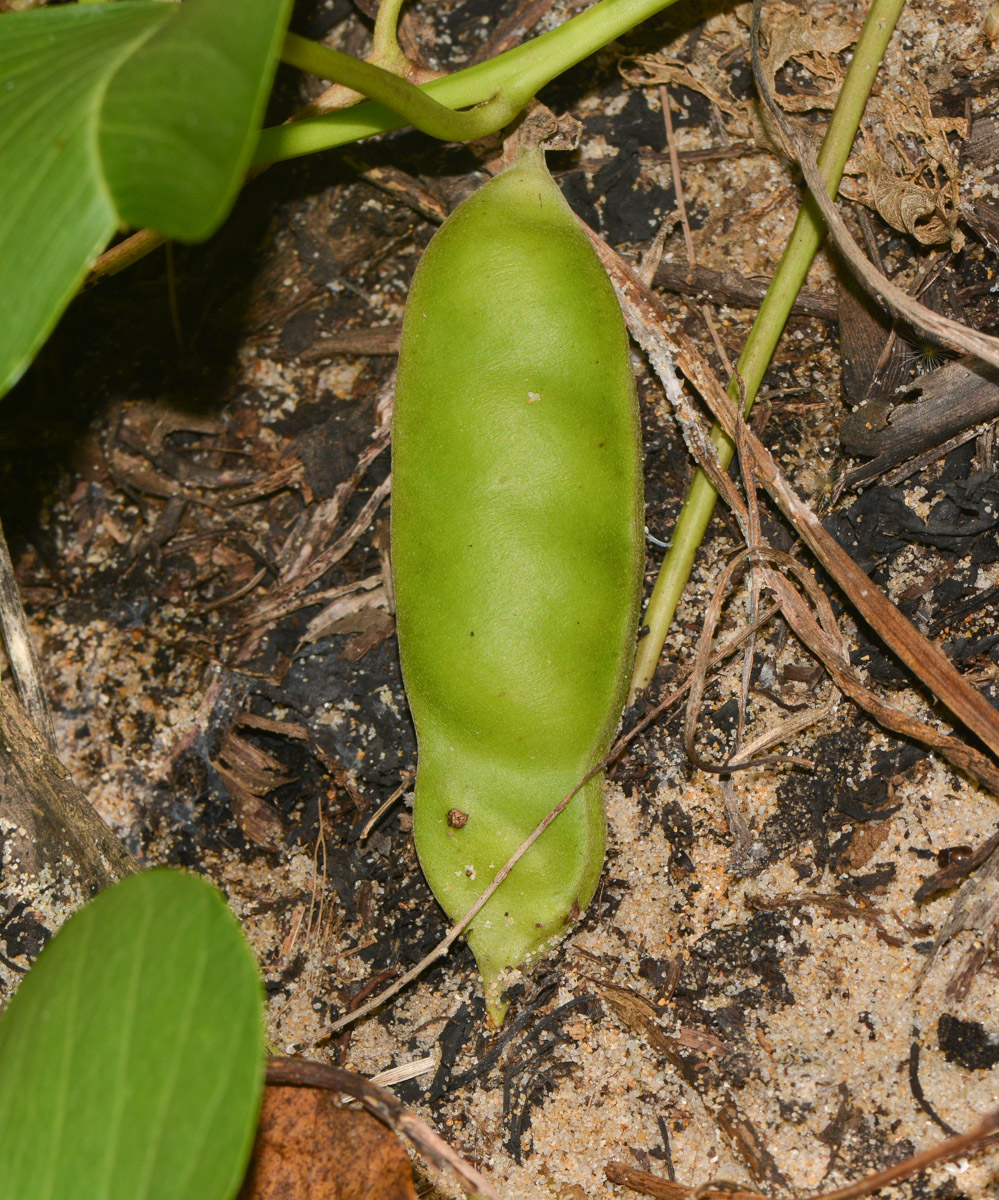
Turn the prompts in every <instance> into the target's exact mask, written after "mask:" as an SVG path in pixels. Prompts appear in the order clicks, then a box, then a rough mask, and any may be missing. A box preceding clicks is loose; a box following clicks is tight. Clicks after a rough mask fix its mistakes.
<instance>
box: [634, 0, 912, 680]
mask: <svg viewBox="0 0 999 1200" xmlns="http://www.w3.org/2000/svg"><path fill="white" fill-rule="evenodd" d="M904 4H905V0H872V3H871V7H870V10H869V12H868V14H867V20H866V21H865V22H864V27H863V29H862V30H861V32H860V37H859V38H858V39H857V46H856V50H855V51H854V55H853V60H852V62H851V63H850V67H849V70H848V71H847V75H846V79H845V80H844V81H843V87H842V90H841V91H840V94H839V99H838V100H837V101H836V107H835V109H834V110H833V114H832V118H831V120H830V122H829V128H828V130H827V131H826V136H825V139H824V140H823V142H822V149H821V150H820V151H819V157H818V164H819V169H820V171H821V172H822V177H823V179H825V180H826V183H827V186H828V189H829V194H830V196H835V195H836V192H837V191H838V190H839V182H840V179H841V178H842V176H843V168H844V166H845V165H846V160H847V158H848V157H849V155H850V149H851V147H852V146H853V139H854V138H855V137H856V134H857V128H858V126H859V125H860V118H861V117H862V116H863V113H864V108H865V107H866V105H867V100H868V97H869V96H870V92H871V88H872V87H873V85H874V79H875V76H876V74H877V70H878V66H879V64H880V62H881V59H882V57H883V55H884V52H885V48H886V46H887V45H888V41H889V39H890V38H891V35H892V31H893V30H894V28H895V23H896V21H897V20H898V17H899V14H900V13H901V11H902V7H903V5H904ZM824 236H825V222H824V221H823V219H822V216H821V214H820V212H819V210H818V208H817V207H816V205H815V203H814V201H813V200H812V199H811V198H810V197H806V199H805V200H804V201H803V203H802V206H801V208H800V209H799V211H798V218H797V220H796V221H795V224H794V229H793V231H792V233H791V238H790V240H789V241H788V243H787V246H786V247H785V250H784V253H783V255H782V256H781V260H780V263H779V264H778V267H777V271H776V273H775V274H774V277H773V281H772V282H771V284H770V287H769V289H768V291H767V294H766V296H765V297H764V298H763V303H762V304H761V305H760V310H759V312H758V313H757V315H756V320H755V321H754V322H753V328H752V329H751V330H750V332H749V337H748V338H747V339H746V346H745V349H744V350H743V352H742V355H741V356H740V358H739V362H738V364H737V366H736V371H737V378H735V379H733V380H732V382H731V383H730V384H729V387H728V394H729V396H731V398H732V399H733V400H734V401H738V400H739V397H740V387H739V380H740V379H741V380H742V385H743V387H744V388H745V397H746V403H745V412H746V413H747V414H748V413H749V410H750V409H751V408H752V405H753V401H754V400H755V399H756V394H757V392H758V391H759V387H760V384H761V383H762V381H763V376H764V375H765V374H766V371H767V368H768V367H769V365H770V360H771V358H772V357H773V353H774V350H775V349H776V347H777V343H778V341H779V340H780V336H781V334H782V333H783V331H784V326H785V324H786V323H787V318H788V317H789V316H790V313H791V306H792V305H793V304H794V301H795V298H796V297H797V295H798V292H799V291H800V290H801V286H802V284H803V283H804V282H805V276H806V275H807V274H808V269H809V267H810V266H811V264H812V260H813V259H814V257H815V254H816V252H817V251H818V248H819V246H820V245H821V243H822V239H823V237H824ZM711 440H712V442H713V443H714V445H715V446H716V448H717V450H718V461H719V462H720V463H721V466H722V469H723V470H725V469H727V468H728V465H729V463H730V462H731V461H732V456H733V454H734V453H735V446H734V445H733V443H732V441H731V439H730V438H729V437H727V436H726V434H725V433H723V432H722V430H721V429H720V428H719V426H718V425H717V424H716V425H714V426H713V427H712V430H711ZM717 499H718V493H717V492H716V491H715V489H714V487H713V486H712V484H711V483H710V481H709V480H708V477H707V476H706V475H705V474H704V472H703V471H701V470H700V468H698V470H697V472H696V473H695V475H694V479H693V482H692V483H691V485H690V490H689V491H688V492H687V497H686V500H685V501H684V505H683V509H682V510H681V512H680V516H679V518H678V519H677V523H676V526H675V528H674V530H673V539H672V542H671V543H670V549H669V551H668V552H667V554H666V557H665V559H664V560H663V564H662V566H661V567H660V570H659V576H658V578H657V579H656V583H655V587H654V588H653V590H652V595H651V597H650V598H649V603H648V606H647V608H646V610H645V616H644V618H643V621H642V624H643V625H647V626H648V629H649V632H648V633H647V634H646V636H645V637H644V638H642V640H641V641H640V642H639V643H638V653H637V657H636V659H635V672H634V675H633V677H632V683H631V690H632V695H634V694H635V693H636V692H638V691H640V690H641V689H642V688H644V687H648V685H649V684H650V683H651V682H652V675H653V673H654V671H655V669H656V665H657V664H658V662H659V656H660V654H662V649H663V645H664V644H665V642H666V634H667V633H668V632H669V627H670V624H671V623H672V620H673V616H674V614H675V612H676V607H677V605H678V604H679V602H680V596H681V595H682V594H683V589H684V588H685V587H686V585H687V580H688V579H689V577H690V571H691V568H692V567H693V564H694V557H695V555H696V554H697V548H698V547H699V546H700V544H701V542H702V541H703V539H704V534H705V532H706V530H707V527H708V522H709V521H710V520H711V514H712V513H713V512H714V507H715V501H716V500H717Z"/></svg>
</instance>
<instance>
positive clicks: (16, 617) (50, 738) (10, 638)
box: [0, 525, 55, 752]
mask: <svg viewBox="0 0 999 1200" xmlns="http://www.w3.org/2000/svg"><path fill="white" fill-rule="evenodd" d="M0 636H2V637H3V642H4V645H5V646H6V648H7V661H8V662H9V663H10V670H11V674H12V675H13V676H14V682H15V683H16V684H17V692H18V695H19V696H20V697H21V703H22V704H23V705H24V708H25V711H26V712H27V714H28V716H29V717H30V719H31V721H32V723H33V724H34V726H35V728H36V729H37V730H38V732H39V733H40V734H41V735H42V737H43V738H44V739H45V744H46V746H47V747H48V749H49V750H51V751H53V752H54V751H55V730H54V728H53V726H52V713H51V711H50V709H49V702H48V699H47V698H46V696H45V688H44V686H43V684H42V671H41V667H40V665H39V662H38V656H37V655H36V654H35V647H34V644H33V643H32V641H31V631H30V630H29V629H28V618H27V617H26V616H25V613H24V605H23V603H22V601H21V592H20V589H19V588H18V586H17V577H16V576H15V574H14V564H13V562H12V561H11V557H10V551H9V550H8V549H7V539H6V538H5V537H4V533H3V526H2V525H0Z"/></svg>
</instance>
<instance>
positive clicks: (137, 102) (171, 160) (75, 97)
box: [0, 0, 291, 395]
mask: <svg viewBox="0 0 999 1200" xmlns="http://www.w3.org/2000/svg"><path fill="white" fill-rule="evenodd" d="M290 4H291V0H238V3H237V4H235V6H234V3H233V0H186V2H185V3H184V4H182V5H178V4H173V3H160V2H156V0H152V2H150V0H129V2H128V3H112V4H102V3H98V4H75V5H64V6H58V7H53V8H45V9H39V10H33V11H29V12H20V13H11V14H8V15H0V180H2V181H3V183H2V186H0V395H2V394H3V393H4V392H5V391H7V389H8V388H10V387H11V386H12V385H13V384H14V383H15V382H16V381H17V379H18V378H19V377H20V375H21V374H22V372H23V371H24V369H25V368H26V367H27V365H28V363H29V362H30V361H31V359H32V357H33V356H34V355H35V353H37V351H38V349H39V347H40V346H41V344H42V342H43V341H44V340H45V338H46V337H47V336H48V334H49V333H50V332H51V330H52V328H53V326H54V325H55V323H56V321H57V320H58V318H59V316H60V314H61V313H62V311H63V309H64V308H65V307H66V305H67V304H68V303H69V301H70V299H71V298H72V296H73V295H74V293H75V292H76V290H77V288H78V287H79V285H80V283H81V281H82V279H83V277H84V275H85V273H86V270H87V268H88V266H89V265H90V263H91V262H92V261H93V259H94V258H95V257H96V255H97V254H99V253H100V251H101V250H102V249H103V248H104V246H105V245H106V244H107V242H108V240H109V238H110V237H111V235H112V233H113V232H114V230H115V229H116V228H117V227H119V226H124V225H129V224H132V225H151V226H153V227H154V228H156V229H158V230H159V231H160V232H161V233H164V234H167V235H168V236H170V237H177V238H182V239H185V240H189V241H197V240H199V239H201V238H205V237H208V236H209V234H211V233H212V232H213V231H214V230H215V229H216V228H217V227H218V225H219V224H220V223H221V222H222V220H223V219H224V218H225V216H226V214H227V212H228V211H229V208H230V207H231V206H232V203H233V200H234V198H235V195H236V192H237V190H238V188H239V184H240V181H241V179H242V177H243V174H244V172H245V170H246V167H247V164H248V162H249V159H250V155H251V153H252V151H253V146H254V143H255V140H256V135H257V130H258V128H259V124H260V119H261V113H262V110H263V106H264V103H265V101H266V98H267V94H268V91H269V90H270V85H271V80H272V76H273V69H274V64H275V62H276V56H277V53H278V50H279V48H280V43H281V38H282V35H283V33H284V28H285V25H286V23H287V19H288V13H289V10H290ZM234 7H235V11H234Z"/></svg>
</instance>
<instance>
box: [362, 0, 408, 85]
mask: <svg viewBox="0 0 999 1200" xmlns="http://www.w3.org/2000/svg"><path fill="white" fill-rule="evenodd" d="M405 3H406V0H381V3H380V4H379V5H378V15H377V16H376V17H375V32H374V38H373V40H372V44H371V55H370V58H371V61H372V62H375V63H378V65H379V66H380V67H384V68H385V69H386V70H387V71H392V72H393V73H394V74H396V75H404V74H405V73H406V69H407V68H408V67H409V65H410V64H409V60H408V59H407V58H406V56H405V54H403V52H402V47H401V46H400V45H399V33H398V30H399V13H400V12H402V6H403V5H404V4H405Z"/></svg>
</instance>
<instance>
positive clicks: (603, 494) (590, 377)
mask: <svg viewBox="0 0 999 1200" xmlns="http://www.w3.org/2000/svg"><path fill="white" fill-rule="evenodd" d="M393 422H394V423H393V435H392V436H393V451H392V453H393V495H392V566H393V576H394V583H395V596H396V609H397V623H398V632H399V650H400V655H401V659H402V669H403V677H404V679H405V683H406V689H407V692H408V696H409V704H410V708H411V710H412V714H413V720H414V723H415V725H416V733H417V740H418V745H419V763H418V768H417V777H416V799H415V808H414V829H415V838H416V849H417V853H418V855H419V858H420V863H421V865H422V867H423V870H424V872H425V873H426V876H427V879H428V880H429V882H430V886H431V887H432V888H433V891H434V894H435V895H436V896H437V898H438V900H439V901H440V903H441V904H442V905H443V907H444V908H445V910H446V911H447V913H448V915H449V916H450V917H451V918H452V919H458V918H460V917H461V916H463V915H464V914H465V913H466V912H467V911H468V909H469V908H470V907H471V905H472V904H473V902H474V901H475V900H476V898H477V897H478V896H479V894H480V893H481V892H482V891H483V889H485V888H486V886H487V885H488V884H489V883H490V882H491V881H492V879H493V876H494V875H495V874H496V873H497V871H499V870H500V868H501V867H502V866H503V865H504V863H505V862H506V861H507V859H508V858H509V857H510V855H511V854H512V853H513V852H514V851H515V850H516V849H517V847H518V846H519V845H520V844H521V843H522V842H523V841H524V839H525V838H527V837H528V835H529V834H530V833H531V831H532V830H533V829H534V828H535V826H537V824H538V823H539V822H540V821H541V820H542V818H543V817H544V816H545V815H546V814H547V813H548V812H549V811H550V810H551V809H552V808H554V807H555V805H556V804H558V802H559V801H560V800H561V799H562V798H563V797H564V796H565V795H566V794H567V793H568V792H569V791H570V790H571V789H572V788H573V787H574V786H575V785H576V784H577V783H578V782H579V781H580V780H581V779H582V778H583V776H584V775H585V774H586V773H587V772H588V771H589V770H591V768H592V767H593V766H594V765H595V764H596V763H598V762H599V761H600V758H601V757H602V756H603V755H604V753H605V752H606V750H607V748H608V746H609V743H610V740H611V737H612V736H613V733H614V731H615V728H616V726H617V724H618V721H619V719H620V715H621V709H622V705H623V703H624V697H625V692H626V688H627V683H628V678H629V675H630V671H631V664H632V659H633V653H634V641H635V627H636V620H637V612H638V601H639V590H640V582H641V566H642V550H643V538H642V528H643V526H642V491H641V448H640V441H639V427H638V414H637V406H636V401H635V388H634V380H633V376H632V370H631V364H630V360H629V350H628V341H627V334H626V331H625V327H624V322H623V319H622V317H621V311H620V309H619V307H618V304H617V299H616V297H615V296H614V291H613V288H612V287H611V284H610V281H609V280H608V278H607V275H606V273H605V272H604V270H603V268H602V266H601V265H600V262H599V260H598V259H597V256H596V254H595V252H594V250H593V249H592V247H591V246H590V243H589V241H588V239H587V237H586V236H585V234H584V233H583V231H582V230H581V229H580V228H579V226H578V224H577V223H576V221H575V219H574V217H573V215H572V212H571V211H570V209H569V206H568V204H567V203H566V201H565V199H564V198H563V196H562V194H561V192H560V191H559V189H558V187H557V186H556V184H555V182H554V180H553V179H552V177H551V175H550V174H549V173H548V169H547V167H546V166H545V162H544V155H543V152H542V151H541V150H540V149H539V148H537V147H528V148H526V149H523V150H521V152H520V154H519V156H518V157H517V159H516V161H515V162H514V163H513V165H512V166H511V167H509V168H508V169H507V170H506V171H504V172H503V173H502V174H501V175H498V176H497V177H496V178H495V179H493V180H491V181H490V182H489V183H487V184H486V185H485V186H484V187H482V188H481V189H480V190H479V191H478V192H476V193H475V194H474V195H473V196H471V197H470V198H469V199H468V200H466V201H465V202H464V203H463V204H461V205H460V206H459V207H458V208H457V209H456V210H455V212H454V213H453V214H452V215H451V216H450V217H449V218H448V220H447V221H445V223H444V225H443V226H442V227H441V229H440V230H439V231H438V233H437V234H436V236H435V237H434V238H433V239H432V241H431V242H430V245H429V247H428V248H427V251H426V253H425V254H424V256H423V259H422V260H421V262H420V264H419V266H418V268H417V270H416V274H415V277H414V279H413V285H412V290H411V292H410V295H409V301H408V304H407V308H406V316H405V321H404V324H403V334H402V346H401V351H400V355H399V374H398V383H397V388H396V398H395V412H394V417H393ZM603 789H604V782H603V778H602V776H599V775H598V776H597V777H595V778H594V779H593V780H591V781H590V782H589V783H587V784H586V786H585V787H584V788H583V789H582V791H580V792H579V793H578V794H577V795H576V796H575V797H574V798H573V800H572V801H571V802H570V804H569V805H568V807H567V808H566V810H565V811H564V812H563V813H561V814H560V815H559V816H558V818H557V819H556V820H555V821H554V822H553V823H552V824H551V826H550V827H549V828H548V829H547V830H546V831H545V833H544V834H543V835H542V836H541V838H540V839H539V840H538V841H537V842H536V843H535V845H534V846H532V847H531V849H530V850H529V851H528V853H527V854H526V855H525V856H524V858H523V859H522V860H521V861H520V862H519V863H518V864H517V865H516V866H515V867H514V869H513V871H512V872H511V874H510V875H509V877H508V878H507V879H506V880H504V881H503V883H502V884H501V885H500V886H499V888H498V890H497V891H496V893H495V895H494V896H493V897H492V898H491V899H490V900H489V901H488V902H487V903H486V905H485V907H484V908H483V909H482V911H481V912H480V913H479V914H478V915H477V916H476V917H475V919H474V920H473V922H472V923H471V925H470V926H469V930H468V941H469V944H470V945H471V947H472V950H473V951H474V953H475V957H476V961H477V963H478V967H479V971H480V973H481V975H482V980H483V985H484V987H485V993H486V1002H487V1007H488V1010H489V1013H490V1015H491V1016H492V1017H493V1019H494V1020H496V1021H497V1022H498V1021H501V1020H502V1018H503V1014H504V1011H505V1004H504V1002H503V1000H502V997H501V994H500V993H501V986H502V981H501V979H500V974H501V972H503V971H504V969H505V968H510V967H518V966H522V965H530V963H532V962H533V961H534V960H536V959H537V958H538V956H539V955H540V954H541V953H542V952H543V951H544V950H545V949H546V948H547V947H549V946H550V945H552V944H553V943H554V942H555V941H557V939H559V938H560V937H561V936H562V935H563V934H564V933H565V931H566V928H567V926H568V924H569V923H570V922H571V921H572V920H574V919H575V918H576V917H577V916H578V915H579V914H580V913H581V912H582V911H583V910H584V909H585V907H586V905H587V904H588V902H589V900H590V898H591V897H592V895H593V892H594V889H595V888H596V884H597V880H598V878H599V875H600V870H601V865H602V862H603V853H604V840H605V832H604V827H605V817H604V802H603Z"/></svg>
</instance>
